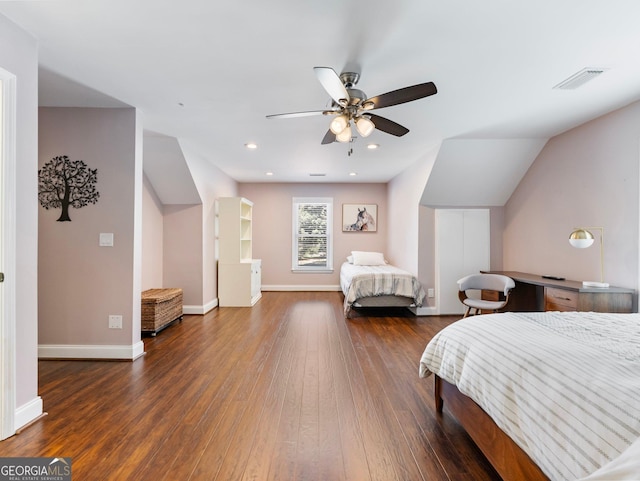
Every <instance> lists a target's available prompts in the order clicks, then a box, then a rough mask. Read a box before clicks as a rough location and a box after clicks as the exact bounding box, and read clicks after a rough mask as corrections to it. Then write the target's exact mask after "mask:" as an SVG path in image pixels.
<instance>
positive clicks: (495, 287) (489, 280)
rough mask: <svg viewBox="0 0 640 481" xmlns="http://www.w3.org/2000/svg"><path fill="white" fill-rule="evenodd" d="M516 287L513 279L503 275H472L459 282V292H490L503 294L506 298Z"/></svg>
mask: <svg viewBox="0 0 640 481" xmlns="http://www.w3.org/2000/svg"><path fill="white" fill-rule="evenodd" d="M515 286H516V283H515V281H514V280H513V279H511V277H507V276H503V275H502V274H471V275H469V276H466V277H463V278H462V279H460V280H459V281H458V290H460V291H466V290H467V289H473V290H488V291H499V292H503V293H504V295H505V296H506V295H507V294H509V291H510V290H511V289H513V288H514V287H515Z"/></svg>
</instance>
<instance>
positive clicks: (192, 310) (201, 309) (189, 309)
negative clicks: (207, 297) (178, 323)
mask: <svg viewBox="0 0 640 481" xmlns="http://www.w3.org/2000/svg"><path fill="white" fill-rule="evenodd" d="M216 307H218V298H215V299H213V300H212V301H209V302H207V303H206V304H205V305H204V306H184V305H183V306H182V313H183V314H194V315H200V316H202V315H204V314H206V313H207V312H209V311H210V310H212V309H214V308H216Z"/></svg>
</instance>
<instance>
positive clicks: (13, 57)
mask: <svg viewBox="0 0 640 481" xmlns="http://www.w3.org/2000/svg"><path fill="white" fill-rule="evenodd" d="M37 48H38V46H37V42H36V40H35V39H34V38H32V37H31V36H29V35H27V34H26V32H24V31H23V30H21V29H20V28H19V27H18V26H16V25H15V24H13V23H11V22H10V21H9V20H7V19H6V18H5V17H3V16H1V15H0V67H2V68H3V69H5V70H7V71H9V72H11V73H13V74H14V75H16V77H17V86H16V90H17V102H16V106H17V112H16V119H17V125H16V159H17V163H16V189H15V194H16V195H15V199H14V201H15V219H16V225H15V236H16V259H15V262H16V278H15V294H16V346H15V352H16V360H15V361H16V364H15V370H16V378H15V390H16V423H17V424H16V426H15V428H19V427H20V426H21V425H22V424H25V423H27V422H29V421H31V420H32V419H33V418H35V417H37V416H38V415H40V414H41V413H42V401H41V399H40V397H39V396H38V357H37V356H38V354H37V342H38V334H37V333H38V314H37V306H38V300H37V299H38V297H37V296H38V292H37V289H36V286H37V284H38V265H37V262H38V176H37V170H38V51H37ZM6 282H12V280H11V279H7V280H6Z"/></svg>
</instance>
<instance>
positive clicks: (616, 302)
mask: <svg viewBox="0 0 640 481" xmlns="http://www.w3.org/2000/svg"><path fill="white" fill-rule="evenodd" d="M483 272H485V273H491V274H503V275H505V276H509V277H511V278H512V279H513V280H514V281H515V283H516V287H515V288H514V289H513V290H512V291H511V297H510V299H509V304H508V305H507V306H506V307H505V310H506V311H521V312H522V311H528V312H530V311H594V312H632V309H633V298H634V296H635V291H634V290H633V289H627V288H624V287H607V288H597V287H583V286H582V282H580V281H570V280H565V281H557V280H554V279H546V278H544V277H542V276H538V275H535V274H528V273H526V272H515V271H483Z"/></svg>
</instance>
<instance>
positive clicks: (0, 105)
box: [0, 69, 16, 439]
mask: <svg viewBox="0 0 640 481" xmlns="http://www.w3.org/2000/svg"><path fill="white" fill-rule="evenodd" d="M15 91H16V89H15V76H14V75H12V74H10V73H9V72H7V71H5V70H3V69H0V272H1V273H2V274H0V276H1V279H0V280H1V281H2V282H0V342H1V343H2V345H1V347H0V439H5V438H8V437H9V436H12V435H13V434H15V429H14V417H15V405H16V399H15V396H16V391H15V382H16V379H15V377H16V373H15V354H16V353H15V343H16V335H15V330H16V319H15V302H16V301H15V288H14V285H15V202H14V199H15V195H16V192H15V187H14V184H15Z"/></svg>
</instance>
